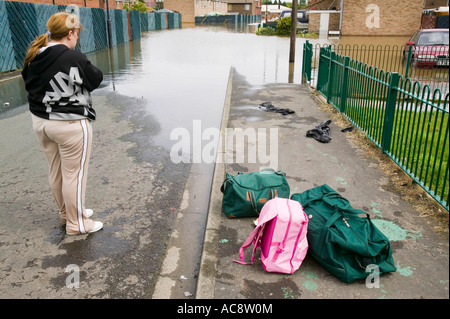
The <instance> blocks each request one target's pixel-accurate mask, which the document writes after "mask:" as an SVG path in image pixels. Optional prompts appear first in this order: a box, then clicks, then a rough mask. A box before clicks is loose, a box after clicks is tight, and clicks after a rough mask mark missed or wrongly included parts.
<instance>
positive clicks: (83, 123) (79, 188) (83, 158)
mask: <svg viewBox="0 0 450 319" xmlns="http://www.w3.org/2000/svg"><path fill="white" fill-rule="evenodd" d="M80 123H81V128H82V129H83V154H81V163H80V171H79V172H78V185H77V213H78V227H79V228H80V232H81V233H82V234H85V233H86V229H85V228H84V222H83V205H82V204H83V203H82V194H83V192H82V191H83V175H84V165H85V163H86V155H87V145H88V129H87V125H86V120H81V121H80Z"/></svg>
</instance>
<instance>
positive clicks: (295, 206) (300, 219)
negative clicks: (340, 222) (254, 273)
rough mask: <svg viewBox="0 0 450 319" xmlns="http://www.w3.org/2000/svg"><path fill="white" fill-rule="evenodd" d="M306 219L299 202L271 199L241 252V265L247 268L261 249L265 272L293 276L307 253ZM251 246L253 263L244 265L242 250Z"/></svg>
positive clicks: (286, 199)
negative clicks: (252, 245) (258, 249)
mask: <svg viewBox="0 0 450 319" xmlns="http://www.w3.org/2000/svg"><path fill="white" fill-rule="evenodd" d="M307 229H308V217H307V216H306V214H305V212H304V211H303V207H302V206H301V205H300V203H299V202H298V201H294V200H290V199H288V198H279V197H276V198H273V199H271V200H269V201H268V202H267V203H266V204H265V205H264V206H263V208H262V210H261V212H260V214H259V219H258V224H257V226H256V228H255V230H253V232H252V233H251V234H250V236H248V238H247V240H246V241H245V242H244V244H243V245H242V247H241V248H240V250H239V252H240V258H241V260H240V261H237V260H235V262H237V263H240V264H244V265H248V264H252V263H253V261H254V259H255V252H256V249H257V248H260V249H261V261H262V264H263V267H264V269H265V270H266V271H267V272H278V273H285V274H293V273H294V272H295V271H296V270H297V269H298V268H299V267H300V265H301V264H302V262H303V259H305V256H306V252H307V251H308V240H307V238H306V231H307ZM252 243H253V244H254V248H253V254H252V261H251V262H250V263H247V262H244V259H245V256H244V249H246V248H247V247H249V246H250V245H251V244H252Z"/></svg>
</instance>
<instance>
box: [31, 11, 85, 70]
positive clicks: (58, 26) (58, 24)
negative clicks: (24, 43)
mask: <svg viewBox="0 0 450 319" xmlns="http://www.w3.org/2000/svg"><path fill="white" fill-rule="evenodd" d="M47 30H48V32H46V33H44V34H41V35H39V36H37V37H36V38H35V39H34V41H33V42H31V45H30V48H29V49H28V51H27V54H26V55H25V60H24V62H23V66H24V67H26V66H27V65H28V64H30V63H31V61H33V60H34V58H35V57H36V55H37V54H38V52H39V50H40V49H41V48H43V47H45V46H47V44H48V42H49V40H55V41H59V40H61V39H62V38H64V37H66V36H67V35H68V34H69V32H70V31H72V32H75V31H78V33H79V32H80V30H81V23H80V20H79V18H78V16H77V15H75V14H72V13H68V12H58V13H55V14H54V15H52V16H51V17H50V19H48V21H47Z"/></svg>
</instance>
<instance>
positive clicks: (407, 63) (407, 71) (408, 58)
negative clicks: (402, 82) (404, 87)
mask: <svg viewBox="0 0 450 319" xmlns="http://www.w3.org/2000/svg"><path fill="white" fill-rule="evenodd" d="M411 54H412V45H410V46H409V47H408V55H407V56H406V57H405V59H406V67H405V79H407V78H408V75H409V68H410V66H411Z"/></svg>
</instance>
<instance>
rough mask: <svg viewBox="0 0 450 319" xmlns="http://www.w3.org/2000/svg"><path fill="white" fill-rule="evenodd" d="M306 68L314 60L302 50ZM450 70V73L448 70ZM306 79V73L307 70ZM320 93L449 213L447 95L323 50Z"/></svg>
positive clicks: (319, 78) (307, 51) (318, 88)
mask: <svg viewBox="0 0 450 319" xmlns="http://www.w3.org/2000/svg"><path fill="white" fill-rule="evenodd" d="M303 58H304V61H303V64H304V65H305V64H308V63H310V62H308V61H311V59H312V53H311V50H310V47H309V48H308V47H307V44H306V45H305V47H304V55H303ZM447 71H448V70H447ZM302 72H303V75H304V77H306V78H308V77H307V76H308V72H310V71H309V70H308V68H306V69H305V68H304V69H303V71H302ZM316 89H317V91H318V92H320V93H321V94H322V95H323V96H324V97H326V99H327V102H328V103H330V104H331V105H333V106H334V107H335V108H336V109H337V110H339V111H340V112H341V113H343V114H344V115H345V116H346V117H347V118H348V119H349V120H350V121H351V122H352V123H353V124H354V125H355V126H356V127H358V128H359V129H360V130H361V131H363V132H365V134H366V136H367V137H368V138H369V139H370V140H371V141H373V142H374V143H375V144H376V145H377V146H378V147H380V148H381V149H382V150H383V152H384V153H385V154H387V155H389V156H390V157H391V158H392V159H393V161H394V162H395V163H396V164H398V165H399V166H400V167H401V168H402V169H403V170H404V171H405V172H406V173H407V174H408V175H409V176H411V178H412V179H413V180H414V182H416V183H417V184H419V185H420V186H421V187H422V188H423V189H424V190H425V191H427V192H428V193H429V194H430V195H431V196H432V197H433V198H434V199H436V201H437V202H439V203H440V204H441V205H442V206H443V207H444V208H445V209H446V210H447V211H448V210H449V190H448V188H449V138H448V136H449V94H448V92H447V93H446V94H442V92H441V90H440V89H434V90H433V89H431V88H430V85H428V84H426V85H422V84H421V82H419V81H413V80H411V79H410V78H408V77H404V76H403V75H400V74H399V73H397V72H386V71H384V70H383V69H380V68H377V67H373V66H370V65H368V64H367V63H363V62H360V61H358V60H356V59H352V58H351V57H349V56H345V55H342V54H338V53H336V52H334V51H332V48H331V46H327V47H323V48H321V49H320V57H319V62H318V74H317V86H316Z"/></svg>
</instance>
